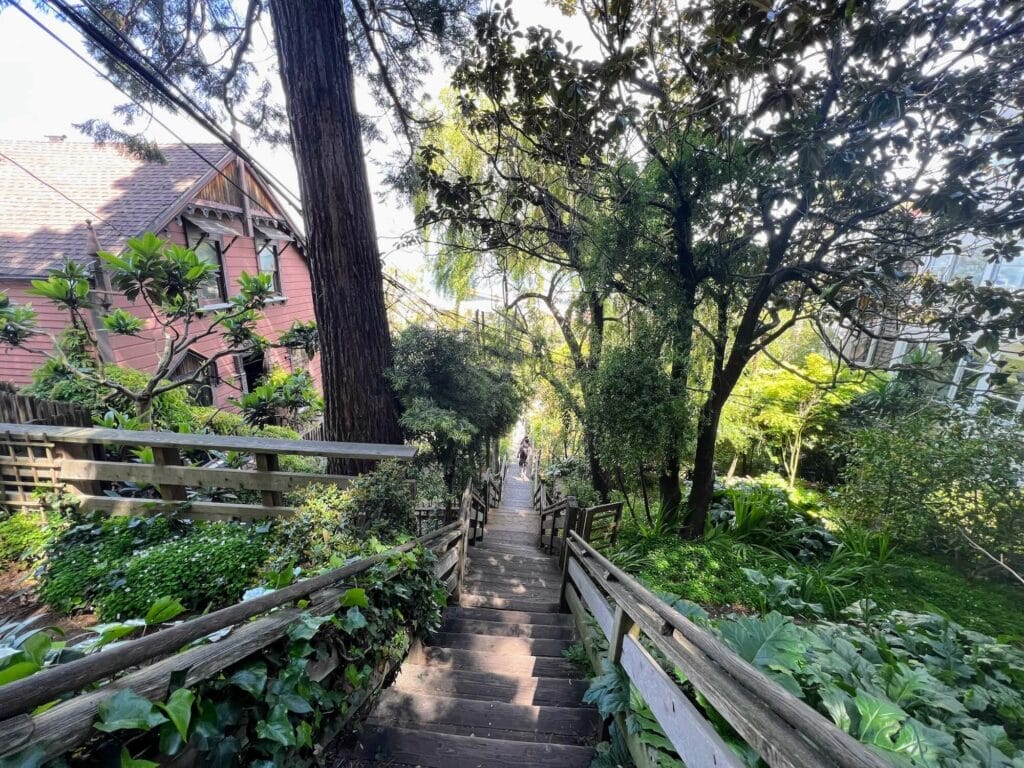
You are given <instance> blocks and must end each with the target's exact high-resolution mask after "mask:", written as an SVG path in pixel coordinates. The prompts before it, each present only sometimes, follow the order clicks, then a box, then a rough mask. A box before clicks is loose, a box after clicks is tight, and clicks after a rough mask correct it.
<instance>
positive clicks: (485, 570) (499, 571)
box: [466, 560, 562, 582]
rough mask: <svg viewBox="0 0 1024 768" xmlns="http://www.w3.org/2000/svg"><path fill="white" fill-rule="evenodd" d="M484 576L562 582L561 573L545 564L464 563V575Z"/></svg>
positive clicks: (475, 561) (477, 561) (474, 561)
mask: <svg viewBox="0 0 1024 768" xmlns="http://www.w3.org/2000/svg"><path fill="white" fill-rule="evenodd" d="M485 574H491V575H493V576H504V577H524V576H525V577H527V578H535V579H536V578H544V579H558V581H559V582H561V581H562V572H561V571H559V570H558V569H556V568H553V567H551V566H549V565H548V564H547V563H543V562H539V563H532V564H530V565H527V564H516V563H500V562H499V563H487V562H483V563H481V562H480V561H479V560H470V561H469V562H467V563H466V575H467V576H478V575H480V576H482V575H485Z"/></svg>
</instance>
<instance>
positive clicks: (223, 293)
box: [183, 220, 228, 309]
mask: <svg viewBox="0 0 1024 768" xmlns="http://www.w3.org/2000/svg"><path fill="white" fill-rule="evenodd" d="M183 229H184V231H185V247H186V248H191V249H192V250H193V251H194V250H195V249H196V248H198V247H199V246H200V245H201V244H202V243H203V241H204V240H205V241H207V242H208V243H209V244H210V245H211V246H212V247H213V251H214V254H215V255H216V257H217V272H216V276H215V277H214V280H215V281H216V283H215V284H216V286H217V293H218V300H217V301H209V300H207V298H208V297H205V296H201V297H200V302H199V307H200V309H203V308H207V307H215V306H218V305H221V304H227V303H228V288H227V275H226V274H225V272H226V269H225V267H224V247H223V244H222V243H221V239H220V238H219V237H214V236H213V235H210V234H209V233H207V232H204V231H203V230H202V229H200V228H199V227H198V226H197V225H195V224H193V223H192V222H190V221H187V220H186V221H185V222H184V227H183ZM194 234H198V237H196V238H195V243H193V237H192V236H193V235H194ZM196 255H197V256H198V255H199V254H198V252H197V253H196Z"/></svg>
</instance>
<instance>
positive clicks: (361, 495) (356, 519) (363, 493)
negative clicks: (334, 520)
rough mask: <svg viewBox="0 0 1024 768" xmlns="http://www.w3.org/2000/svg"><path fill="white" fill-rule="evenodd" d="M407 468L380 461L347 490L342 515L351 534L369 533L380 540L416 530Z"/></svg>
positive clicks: (399, 464) (397, 463)
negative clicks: (351, 531)
mask: <svg viewBox="0 0 1024 768" xmlns="http://www.w3.org/2000/svg"><path fill="white" fill-rule="evenodd" d="M409 481H410V475H409V467H408V465H405V464H402V463H400V462H398V461H392V460H389V461H382V462H381V463H380V466H378V467H377V469H376V470H374V471H373V472H368V473H366V474H364V475H360V476H359V477H357V478H356V479H355V480H354V481H353V482H352V485H351V486H350V487H349V488H348V489H347V492H346V494H345V495H346V499H345V505H344V507H343V514H344V517H345V524H346V527H347V528H350V529H351V530H353V531H354V532H360V533H364V534H366V533H372V534H373V535H375V536H377V537H378V538H380V539H381V540H382V541H390V540H392V539H393V538H395V537H396V536H399V535H401V534H410V533H412V532H413V531H415V530H416V519H415V516H414V514H413V503H414V500H413V498H412V492H411V490H410V488H409Z"/></svg>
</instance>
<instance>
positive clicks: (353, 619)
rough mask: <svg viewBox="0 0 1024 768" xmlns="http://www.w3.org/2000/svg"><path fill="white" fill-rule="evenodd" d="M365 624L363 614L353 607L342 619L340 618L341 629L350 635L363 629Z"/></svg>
mask: <svg viewBox="0 0 1024 768" xmlns="http://www.w3.org/2000/svg"><path fill="white" fill-rule="evenodd" d="M367 623H368V622H367V621H366V617H365V616H363V612H362V611H360V610H359V609H358V608H357V607H356V606H354V605H353V606H352V607H351V608H349V609H348V611H347V612H346V613H345V616H344V618H342V620H341V628H342V629H343V630H344V631H345V632H347V633H348V634H350V635H351V634H353V633H354V632H356V631H357V630H360V629H363V628H364V627H365V626H366V625H367Z"/></svg>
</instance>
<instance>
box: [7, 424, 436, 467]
mask: <svg viewBox="0 0 1024 768" xmlns="http://www.w3.org/2000/svg"><path fill="white" fill-rule="evenodd" d="M4 432H8V433H10V434H11V435H16V436H19V437H30V438H42V439H46V440H51V441H54V442H60V443H77V444H91V445H104V444H106V445H131V446H139V445H142V446H146V445H149V446H153V447H157V446H161V447H177V448H185V449H187V448H196V449H200V450H211V451H240V452H243V453H260V452H262V453H277V454H282V455H285V456H323V457H325V458H338V459H359V460H365V461H380V460H381V459H398V460H399V461H411V460H412V459H413V458H414V457H415V456H416V447H415V446H412V445H389V444H384V443H340V442H329V441H322V440H284V439H281V438H277V437H235V436H228V435H196V434H180V433H177V432H134V431H130V430H126V429H104V428H101V427H56V426H50V425H45V424H8V423H0V434H2V433H4Z"/></svg>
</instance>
